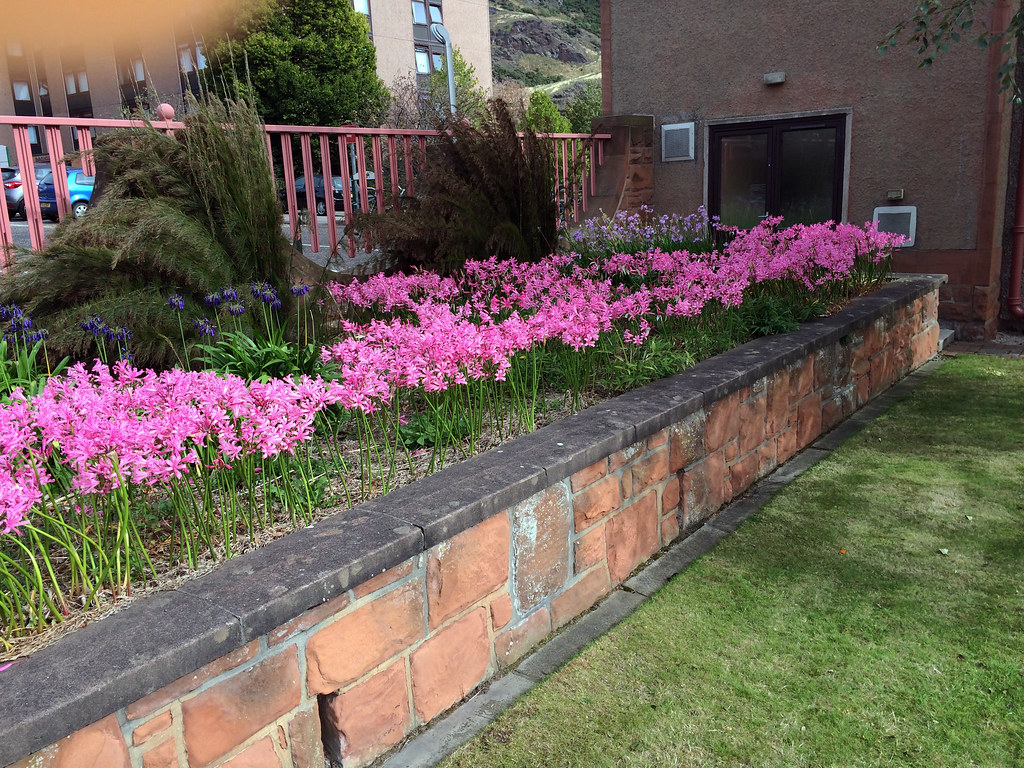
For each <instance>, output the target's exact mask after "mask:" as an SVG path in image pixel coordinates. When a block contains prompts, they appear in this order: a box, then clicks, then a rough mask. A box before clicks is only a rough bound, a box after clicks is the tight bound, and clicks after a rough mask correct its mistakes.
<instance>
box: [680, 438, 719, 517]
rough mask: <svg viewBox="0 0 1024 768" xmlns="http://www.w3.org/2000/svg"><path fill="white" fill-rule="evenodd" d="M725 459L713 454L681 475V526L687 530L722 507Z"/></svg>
mask: <svg viewBox="0 0 1024 768" xmlns="http://www.w3.org/2000/svg"><path fill="white" fill-rule="evenodd" d="M724 475H725V457H724V456H723V455H722V452H721V451H719V452H718V453H713V454H711V455H710V456H708V457H707V458H706V459H705V460H704V461H702V462H700V463H699V464H696V465H695V466H693V467H691V468H690V469H688V470H686V472H684V473H683V488H682V497H683V524H684V526H686V527H687V528H689V527H690V526H692V525H693V524H694V523H695V522H697V521H700V520H704V519H706V518H707V517H708V516H709V515H710V514H711V513H712V512H714V511H715V510H716V509H718V508H719V507H720V506H722V495H723V490H724V488H723V485H724V483H723V479H724Z"/></svg>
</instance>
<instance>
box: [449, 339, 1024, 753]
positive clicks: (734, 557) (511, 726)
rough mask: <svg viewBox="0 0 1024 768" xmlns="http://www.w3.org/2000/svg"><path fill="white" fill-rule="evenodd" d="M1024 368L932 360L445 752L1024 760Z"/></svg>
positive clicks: (985, 360)
mask: <svg viewBox="0 0 1024 768" xmlns="http://www.w3.org/2000/svg"><path fill="white" fill-rule="evenodd" d="M1022 570H1024V362H1021V361H1011V360H1001V359H998V358H990V357H958V358H955V359H953V360H950V361H947V362H946V364H945V365H944V366H943V367H942V368H940V369H939V370H938V371H937V372H936V373H935V374H934V375H933V376H931V377H930V378H929V379H928V380H926V381H925V382H924V384H922V385H921V386H919V387H918V388H917V389H916V390H915V391H914V392H913V393H912V394H911V395H909V396H908V397H907V398H906V399H904V400H903V401H902V402H901V403H899V404H898V405H897V406H895V407H894V408H893V409H891V410H890V411H889V412H888V413H887V414H886V415H884V416H882V417H881V418H879V419H878V420H876V421H875V422H874V423H872V424H871V425H870V426H869V427H868V428H867V429H865V430H864V431H863V432H861V433H860V434H859V435H858V436H857V437H855V438H853V439H852V440H850V441H848V442H847V443H846V444H844V445H843V446H842V447H841V448H840V449H839V450H838V451H836V452H835V453H834V454H833V455H832V456H831V457H830V458H829V459H827V460H826V461H824V462H822V463H820V464H818V465H817V466H816V467H814V468H813V469H812V470H810V471H809V472H807V473H805V474H804V475H802V476H801V477H800V478H799V479H798V480H797V481H796V482H794V483H793V484H791V485H790V486H789V487H788V488H786V489H785V490H784V491H783V492H782V493H781V494H779V495H778V496H777V497H776V498H775V499H774V500H773V501H772V502H771V503H770V504H769V505H768V506H766V507H765V508H764V509H763V510H761V511H760V512H759V513H757V514H756V515H755V516H754V517H752V518H751V519H750V520H748V521H747V522H746V523H745V524H744V525H743V526H742V527H741V528H740V530H739V531H738V532H737V533H735V534H734V535H733V536H731V537H729V538H727V539H726V540H724V541H723V542H721V543H720V544H719V545H718V547H717V548H715V549H714V550H713V551H712V552H711V553H710V554H709V555H707V556H705V557H704V558H702V559H701V560H699V561H698V562H697V563H695V564H694V565H693V566H692V567H691V568H689V569H688V570H687V571H685V572H684V573H682V574H681V575H679V576H677V577H676V578H675V579H674V580H673V581H672V582H671V583H670V584H669V585H668V586H667V587H665V588H664V589H662V590H661V591H660V592H659V593H658V594H657V595H655V596H654V597H653V598H652V599H651V600H650V601H649V602H647V603H646V604H644V605H643V606H642V607H641V608H640V610H639V611H637V613H636V614H634V615H633V616H632V617H630V618H629V619H628V620H627V621H625V622H624V623H623V624H621V625H620V626H619V627H617V628H616V629H615V630H613V631H612V632H610V633H609V634H607V635H606V636H604V637H602V638H601V639H600V640H599V641H597V642H596V643H594V644H593V645H592V646H590V647H588V648H587V649H586V650H585V651H584V652H583V653H581V654H580V655H579V656H578V657H576V658H575V659H574V660H573V661H571V662H570V663H569V664H568V665H566V667H565V668H563V669H562V670H561V671H560V672H559V673H557V674H556V675H554V676H552V677H551V678H550V679H548V680H547V681H545V682H544V683H543V684H541V685H539V686H537V687H536V688H534V689H533V690H532V691H531V692H530V693H529V694H528V695H526V696H525V697H524V698H522V699H521V700H519V701H518V702H517V704H516V705H515V706H513V707H512V708H511V709H510V710H508V711H507V712H506V713H505V714H504V715H503V716H501V717H500V718H499V719H498V720H497V721H496V722H495V723H493V724H492V725H491V726H490V727H488V728H487V729H486V730H485V731H484V732H483V733H482V734H481V735H480V736H479V737H478V738H476V739H475V740H474V741H472V742H470V743H469V744H467V745H465V746H464V747H463V748H461V749H460V750H459V751H458V752H457V753H456V754H455V755H454V756H453V757H452V758H450V759H449V760H447V761H446V762H444V763H442V765H443V766H445V768H455V766H464V767H465V768H486V767H487V766H517V767H521V768H534V767H535V766H579V767H580V768H595V767H597V766H609V767H611V766H615V768H620V767H622V766H709V765H724V766H735V765H745V766H746V765H750V766H776V765H777V766H804V765H806V766H822V765H835V766H857V765H872V766H874V765H879V766H880V765H886V766H888V765H913V766H969V765H979V766H1013V765H1024V573H1022Z"/></svg>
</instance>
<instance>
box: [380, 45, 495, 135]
mask: <svg viewBox="0 0 1024 768" xmlns="http://www.w3.org/2000/svg"><path fill="white" fill-rule="evenodd" d="M452 59H453V60H454V63H455V114H456V116H457V117H458V118H459V119H466V120H469V121H470V122H471V123H473V124H474V125H479V124H480V122H481V120H482V119H483V118H484V116H485V115H486V113H487V94H486V93H485V92H484V89H483V88H481V87H480V81H479V80H477V78H476V68H475V67H474V66H473V65H472V64H470V63H469V62H467V61H466V60H465V59H464V58H463V57H462V54H461V53H460V52H459V49H458V47H454V48H453V49H452ZM446 66H447V63H446V62H445V61H444V59H443V58H442V66H441V68H440V69H437V70H435V71H434V72H432V73H431V74H430V78H429V79H428V81H427V84H426V88H421V87H420V85H419V81H418V79H417V77H416V75H414V74H408V75H402V76H399V77H397V78H395V80H394V81H393V82H392V83H391V88H390V91H391V103H390V106H389V108H388V116H387V119H386V120H385V124H386V125H388V126H390V127H392V128H436V127H437V123H438V122H441V121H444V120H447V119H448V118H449V117H450V116H451V115H450V111H451V109H450V104H451V102H450V100H449V98H448V72H447V70H446V69H445V67H446Z"/></svg>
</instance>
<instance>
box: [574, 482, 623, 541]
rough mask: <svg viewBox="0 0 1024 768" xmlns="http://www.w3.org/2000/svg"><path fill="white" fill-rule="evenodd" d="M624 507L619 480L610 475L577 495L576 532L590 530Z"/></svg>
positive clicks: (575, 511) (575, 506) (575, 507)
mask: <svg viewBox="0 0 1024 768" xmlns="http://www.w3.org/2000/svg"><path fill="white" fill-rule="evenodd" d="M621 505H622V490H621V488H620V486H619V478H618V477H616V476H615V475H610V476H608V477H606V478H604V479H603V480H600V481H598V482H596V483H594V485H592V486H591V487H590V488H587V489H586V490H585V491H581V492H580V493H577V494H576V496H575V497H573V500H572V506H573V516H574V518H575V521H576V531H577V533H578V532H579V531H582V530H583V529H584V528H589V527H590V526H591V525H593V524H594V523H596V522H597V521H598V520H600V519H601V518H602V517H604V516H605V515H607V514H608V513H609V512H612V511H614V510H616V509H618V508H619V507H620V506H621Z"/></svg>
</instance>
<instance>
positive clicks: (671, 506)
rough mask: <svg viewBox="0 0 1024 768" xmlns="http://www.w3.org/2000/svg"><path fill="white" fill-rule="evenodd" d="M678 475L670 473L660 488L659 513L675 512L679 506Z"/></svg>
mask: <svg viewBox="0 0 1024 768" xmlns="http://www.w3.org/2000/svg"><path fill="white" fill-rule="evenodd" d="M679 499H680V496H679V477H678V475H672V477H670V478H669V479H668V482H667V483H665V487H664V488H662V490H661V514H663V515H668V514H673V515H674V514H675V513H676V511H677V510H678V508H679Z"/></svg>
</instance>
